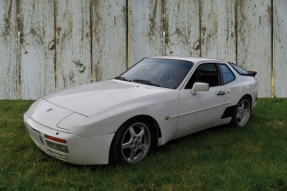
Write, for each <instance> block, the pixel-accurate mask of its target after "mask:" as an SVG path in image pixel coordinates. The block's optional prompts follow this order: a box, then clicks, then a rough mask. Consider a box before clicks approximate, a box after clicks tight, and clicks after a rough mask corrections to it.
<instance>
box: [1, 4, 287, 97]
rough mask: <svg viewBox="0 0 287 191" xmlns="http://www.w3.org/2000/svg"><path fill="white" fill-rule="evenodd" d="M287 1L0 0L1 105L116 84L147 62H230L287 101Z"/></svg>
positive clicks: (262, 93)
mask: <svg viewBox="0 0 287 191" xmlns="http://www.w3.org/2000/svg"><path fill="white" fill-rule="evenodd" d="M286 10H287V1H286V0H106V1H100V0H45V1H38V0H25V1H24V0H1V1H0V99H2V100H3V99H24V100H29V99H33V100H35V99H39V98H40V97H43V96H45V95H47V94H50V93H52V92H55V91H59V90H62V89H65V88H69V87H73V86H77V85H81V84H86V83H91V82H96V81H101V80H107V79H111V78H113V77H115V76H117V75H119V74H121V73H122V72H124V71H125V70H126V69H127V68H129V67H130V66H132V65H133V64H135V63H136V62H137V61H139V60H141V59H142V58H143V57H147V56H158V55H178V56H201V57H209V58H217V59H223V60H227V61H230V62H234V63H236V64H237V65H238V66H241V67H243V68H245V69H247V70H255V71H257V72H258V74H257V76H256V77H257V78H258V79H259V81H260V89H259V97H287V86H286V83H287V75H286V73H287V61H286V60H287V56H286V50H287V35H286V34H287V11H286Z"/></svg>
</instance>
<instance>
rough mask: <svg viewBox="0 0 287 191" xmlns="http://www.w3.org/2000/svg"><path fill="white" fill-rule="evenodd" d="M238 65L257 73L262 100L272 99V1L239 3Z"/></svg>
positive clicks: (243, 0) (253, 0)
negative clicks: (264, 98)
mask: <svg viewBox="0 0 287 191" xmlns="http://www.w3.org/2000/svg"><path fill="white" fill-rule="evenodd" d="M237 10H238V12H237V15H238V18H237V19H238V29H237V30H238V65H239V66H241V67H243V68H244V69H246V70H254V71H257V75H256V78H257V79H258V80H259V83H260V84H259V94H258V96H259V97H271V96H272V67H273V65H272V15H271V14H272V12H271V1H270V0H260V1H257V0H240V1H237Z"/></svg>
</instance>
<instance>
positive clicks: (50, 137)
mask: <svg viewBox="0 0 287 191" xmlns="http://www.w3.org/2000/svg"><path fill="white" fill-rule="evenodd" d="M45 137H46V138H47V139H50V140H52V141H56V142H59V143H67V141H66V140H64V139H58V138H56V137H52V136H49V135H45Z"/></svg>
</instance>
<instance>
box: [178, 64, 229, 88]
mask: <svg viewBox="0 0 287 191" xmlns="http://www.w3.org/2000/svg"><path fill="white" fill-rule="evenodd" d="M203 64H215V67H216V68H217V72H218V74H219V77H220V84H219V85H218V86H211V87H210V88H213V87H219V86H223V85H224V84H223V80H222V75H221V70H220V68H219V66H218V61H214V62H212V61H211V62H209V61H208V62H206V61H203V62H200V63H199V64H198V65H197V66H196V67H194V70H193V71H192V72H191V74H190V76H188V78H187V80H186V81H185V82H184V84H183V86H182V88H181V89H184V90H190V89H186V88H185V87H186V86H187V84H188V82H189V80H190V78H191V77H192V75H193V74H194V72H195V70H196V69H197V68H198V67H199V66H200V65H203ZM233 75H234V74H233ZM208 85H209V84H208Z"/></svg>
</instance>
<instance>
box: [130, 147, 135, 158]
mask: <svg viewBox="0 0 287 191" xmlns="http://www.w3.org/2000/svg"><path fill="white" fill-rule="evenodd" d="M135 155H136V151H135V150H134V149H131V154H130V158H129V159H130V160H134V158H135Z"/></svg>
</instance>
